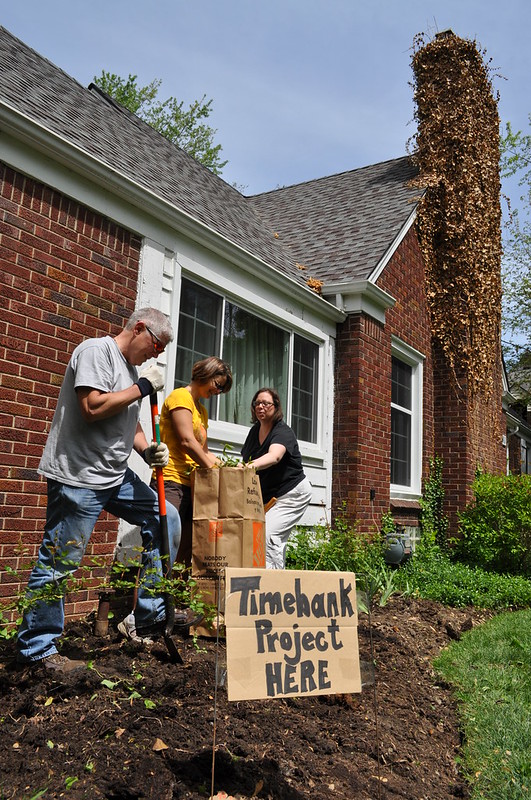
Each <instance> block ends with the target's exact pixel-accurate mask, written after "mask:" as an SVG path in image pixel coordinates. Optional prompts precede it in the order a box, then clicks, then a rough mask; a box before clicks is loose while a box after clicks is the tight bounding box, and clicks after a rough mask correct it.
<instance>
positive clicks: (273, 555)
mask: <svg viewBox="0 0 531 800" xmlns="http://www.w3.org/2000/svg"><path fill="white" fill-rule="evenodd" d="M311 499H312V485H311V483H310V481H309V480H308V478H304V480H302V481H301V482H300V483H298V484H297V486H295V488H294V489H291V491H289V492H286V494H283V495H282V497H279V498H278V500H277V502H276V503H275V505H274V506H273V507H272V508H270V509H269V511H268V512H267V513H266V515H265V530H266V567H267V569H284V568H285V566H286V547H287V544H288V539H289V535H290V533H291V531H292V530H293V528H294V527H295V525H296V524H297V523H298V522H299V521H300V520H301V519H302V517H303V515H304V512H305V511H306V509H307V508H308V505H309V503H310V500H311Z"/></svg>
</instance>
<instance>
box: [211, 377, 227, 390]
mask: <svg viewBox="0 0 531 800" xmlns="http://www.w3.org/2000/svg"><path fill="white" fill-rule="evenodd" d="M212 383H213V384H214V386H215V387H216V389H217V390H218V392H222V391H223V389H224V388H225V384H224V383H219V381H217V380H216V379H215V378H212Z"/></svg>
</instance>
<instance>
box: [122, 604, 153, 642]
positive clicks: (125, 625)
mask: <svg viewBox="0 0 531 800" xmlns="http://www.w3.org/2000/svg"><path fill="white" fill-rule="evenodd" d="M118 630H119V632H120V633H121V634H122V636H123V637H124V638H125V639H129V640H130V641H131V642H137V643H138V644H153V639H150V638H149V637H148V636H146V637H142V636H139V635H138V634H137V632H136V621H135V615H134V614H133V613H132V612H131V614H128V615H127V617H125V618H124V619H123V620H122V621H121V622H119V623H118Z"/></svg>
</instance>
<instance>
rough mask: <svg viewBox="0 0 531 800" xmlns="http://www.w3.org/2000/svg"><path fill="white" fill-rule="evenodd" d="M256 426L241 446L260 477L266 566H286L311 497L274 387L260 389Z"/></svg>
mask: <svg viewBox="0 0 531 800" xmlns="http://www.w3.org/2000/svg"><path fill="white" fill-rule="evenodd" d="M251 414H252V418H253V422H254V425H253V427H252V428H251V430H250V431H249V433H248V435H247V439H246V440H245V443H244V445H243V447H242V451H241V452H242V458H243V460H244V462H246V464H247V465H248V466H251V467H255V468H256V471H257V472H258V477H259V478H260V485H261V488H262V497H263V500H264V505H265V506H267V505H268V503H270V507H269V509H268V511H267V512H266V518H265V519H266V566H267V567H268V568H269V569H284V567H285V565H286V546H287V543H288V539H289V536H290V533H291V531H292V529H293V528H294V527H295V525H296V524H297V523H298V522H299V521H300V520H301V519H302V517H303V515H304V512H305V511H306V509H307V507H308V504H309V503H310V500H311V497H312V487H311V484H310V481H309V480H308V478H307V477H306V475H305V474H304V470H303V468H302V459H301V454H300V450H299V444H298V442H297V438H296V436H295V434H294V433H293V431H292V430H291V428H290V427H289V425H286V423H285V422H284V420H283V416H284V415H283V413H282V408H281V406H280V398H279V396H278V392H277V391H276V390H275V389H269V388H264V389H259V390H258V391H257V392H256V394H255V396H254V397H253V401H252V403H251Z"/></svg>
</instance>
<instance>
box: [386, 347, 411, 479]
mask: <svg viewBox="0 0 531 800" xmlns="http://www.w3.org/2000/svg"><path fill="white" fill-rule="evenodd" d="M392 361H393V365H392V378H391V483H396V484H399V485H400V486H409V485H410V483H411V414H412V402H411V373H412V369H411V366H410V365H409V364H404V363H403V362H402V361H399V360H398V358H394V357H393V360H392Z"/></svg>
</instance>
